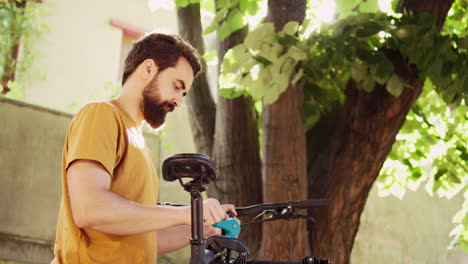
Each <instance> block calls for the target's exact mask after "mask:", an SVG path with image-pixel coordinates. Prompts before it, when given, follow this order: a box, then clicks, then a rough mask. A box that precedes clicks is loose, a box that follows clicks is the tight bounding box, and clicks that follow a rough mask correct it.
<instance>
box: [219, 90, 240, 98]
mask: <svg viewBox="0 0 468 264" xmlns="http://www.w3.org/2000/svg"><path fill="white" fill-rule="evenodd" d="M218 94H219V95H221V96H223V97H225V98H228V99H233V98H237V97H239V96H241V95H243V92H237V91H236V90H235V89H234V88H228V89H227V88H224V89H219V90H218Z"/></svg>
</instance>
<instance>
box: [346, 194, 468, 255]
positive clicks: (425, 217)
mask: <svg viewBox="0 0 468 264" xmlns="http://www.w3.org/2000/svg"><path fill="white" fill-rule="evenodd" d="M462 204H463V196H462V195H458V196H455V197H454V198H452V199H451V200H447V199H446V198H438V197H431V196H429V194H428V193H427V192H426V191H425V190H424V188H422V187H420V188H419V189H418V190H417V191H415V192H413V191H408V192H407V193H406V195H405V196H404V198H403V200H399V199H398V198H395V197H393V196H390V197H379V196H378V190H377V187H376V186H375V185H374V187H373V188H372V190H371V193H370V194H369V198H368V200H367V203H366V207H365V209H364V212H363V214H362V216H361V225H360V227H359V231H358V233H357V236H356V241H355V244H354V249H353V252H352V254H351V263H352V264H367V263H369V264H374V263H379V264H466V263H468V254H467V253H466V252H465V251H463V250H461V249H456V250H448V246H449V244H450V241H451V238H450V237H449V233H450V231H451V230H452V229H453V228H454V227H455V224H453V223H451V219H452V217H453V216H454V215H455V213H456V212H457V211H458V210H459V209H460V208H461V206H462Z"/></svg>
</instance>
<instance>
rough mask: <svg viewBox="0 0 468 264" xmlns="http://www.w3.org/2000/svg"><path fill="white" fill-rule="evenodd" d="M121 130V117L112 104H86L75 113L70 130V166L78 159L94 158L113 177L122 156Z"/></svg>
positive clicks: (68, 138) (67, 162) (68, 145)
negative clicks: (119, 118)
mask: <svg viewBox="0 0 468 264" xmlns="http://www.w3.org/2000/svg"><path fill="white" fill-rule="evenodd" d="M119 133H120V130H119V123H118V119H117V116H116V113H114V111H113V110H112V107H111V106H109V105H107V104H105V103H93V104H89V105H86V106H85V107H83V108H82V109H81V110H80V112H78V113H77V114H76V115H75V117H74V118H73V121H72V123H71V125H70V128H69V130H68V135H67V149H68V152H67V157H66V168H67V169H68V166H69V165H70V164H71V163H72V162H73V161H75V160H78V159H87V160H93V161H97V162H99V163H101V164H102V165H103V166H104V168H105V169H106V170H107V171H108V172H109V174H110V175H111V176H113V171H114V168H115V166H116V164H117V159H118V156H119V155H118V153H117V151H118V149H119V147H118V139H119Z"/></svg>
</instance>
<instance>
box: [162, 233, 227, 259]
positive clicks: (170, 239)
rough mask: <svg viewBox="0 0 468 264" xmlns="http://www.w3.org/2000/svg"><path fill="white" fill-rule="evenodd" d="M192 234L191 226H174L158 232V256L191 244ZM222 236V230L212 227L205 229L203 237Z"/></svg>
mask: <svg viewBox="0 0 468 264" xmlns="http://www.w3.org/2000/svg"><path fill="white" fill-rule="evenodd" d="M191 234H192V230H191V226H190V225H182V226H173V227H169V228H166V229H163V230H160V231H158V255H159V256H161V255H164V254H167V253H171V252H174V251H176V250H179V249H181V248H183V247H186V246H188V245H189V244H190V237H191ZM214 234H221V229H219V228H214V227H212V226H204V227H203V236H204V237H209V236H211V235H214Z"/></svg>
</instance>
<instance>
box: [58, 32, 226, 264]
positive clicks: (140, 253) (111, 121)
mask: <svg viewBox="0 0 468 264" xmlns="http://www.w3.org/2000/svg"><path fill="white" fill-rule="evenodd" d="M200 68H201V67H200V59H199V55H198V53H197V51H196V50H195V49H194V48H193V47H192V46H190V45H189V44H187V43H186V42H185V41H184V40H182V39H181V38H180V37H178V36H174V35H164V34H156V33H153V34H150V35H147V36H146V37H144V38H142V39H141V40H139V41H137V42H135V43H134V44H133V46H132V48H131V50H130V52H129V54H128V57H127V58H126V60H125V66H124V73H123V78H122V84H123V87H122V91H121V93H120V94H119V95H118V97H116V98H115V99H113V100H110V101H104V102H95V103H90V104H88V105H86V106H84V107H83V108H82V109H81V110H80V111H79V112H78V113H77V114H76V115H75V116H74V118H73V120H72V121H71V124H70V126H69V129H68V132H67V137H66V142H65V146H64V150H63V156H62V200H61V205H60V212H59V219H58V224H57V235H56V241H55V248H54V255H55V258H54V260H52V263H54V264H58V263H67V264H76V263H113V264H116V263H125V264H128V263H132V264H140V263H144V264H154V263H156V257H157V255H162V254H165V253H168V252H172V251H175V250H177V249H180V248H182V247H184V246H186V245H188V244H189V238H190V224H191V217H190V207H170V206H161V205H156V203H157V197H158V193H159V183H158V177H157V174H156V170H155V168H154V166H153V160H152V157H151V153H150V151H149V149H148V148H147V146H146V144H145V140H144V137H143V133H142V127H143V125H144V122H147V123H148V124H149V125H150V126H151V127H152V128H158V127H160V126H161V125H162V124H164V120H165V117H166V114H167V113H168V112H172V111H173V110H174V108H175V107H178V106H180V105H181V103H182V97H183V96H185V95H186V94H187V93H188V92H189V90H190V87H191V85H192V82H193V79H194V78H195V77H196V76H197V74H198V73H199V71H200ZM226 210H230V211H232V212H233V213H234V214H235V208H234V206H233V205H223V206H221V205H220V203H219V202H218V201H217V200H215V199H207V200H205V201H204V222H205V225H206V227H207V228H206V230H207V231H206V235H210V234H212V233H218V232H219V230H217V229H214V228H210V227H211V225H213V224H215V223H217V222H219V221H221V220H223V219H227V218H228V216H227V214H226V213H225V212H226Z"/></svg>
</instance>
